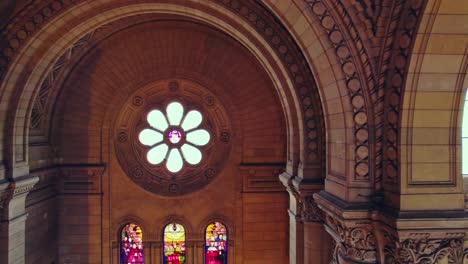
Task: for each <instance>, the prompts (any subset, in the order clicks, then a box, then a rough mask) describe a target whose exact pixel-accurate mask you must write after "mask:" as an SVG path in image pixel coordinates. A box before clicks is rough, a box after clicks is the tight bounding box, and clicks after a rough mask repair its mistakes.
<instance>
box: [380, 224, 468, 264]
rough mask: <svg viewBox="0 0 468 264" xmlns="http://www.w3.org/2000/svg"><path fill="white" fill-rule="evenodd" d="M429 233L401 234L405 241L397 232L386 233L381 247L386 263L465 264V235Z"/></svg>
mask: <svg viewBox="0 0 468 264" xmlns="http://www.w3.org/2000/svg"><path fill="white" fill-rule="evenodd" d="M427 231H429V232H426V233H410V234H409V235H406V234H404V233H401V235H402V236H403V239H399V238H398V237H397V235H396V231H384V232H383V241H382V242H383V243H382V245H381V246H382V247H383V252H384V261H385V263H389V264H405V263H414V264H436V263H449V264H460V263H465V262H463V258H464V254H466V250H467V249H466V248H465V247H464V239H466V234H465V233H449V232H447V233H445V235H442V236H440V235H439V236H437V235H435V234H434V232H431V230H427ZM437 232H440V231H439V230H438V231H437ZM406 236H408V237H406ZM464 252H465V253H464ZM443 261H446V262H443Z"/></svg>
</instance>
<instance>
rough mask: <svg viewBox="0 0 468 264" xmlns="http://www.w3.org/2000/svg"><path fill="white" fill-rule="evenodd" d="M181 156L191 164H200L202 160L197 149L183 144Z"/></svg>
mask: <svg viewBox="0 0 468 264" xmlns="http://www.w3.org/2000/svg"><path fill="white" fill-rule="evenodd" d="M181 150H182V154H183V155H184V158H185V160H186V161H187V162H188V163H190V164H192V165H195V164H198V163H200V161H201V159H202V154H201V152H200V150H198V149H197V148H195V147H193V146H190V145H189V144H184V145H183V146H182V148H181Z"/></svg>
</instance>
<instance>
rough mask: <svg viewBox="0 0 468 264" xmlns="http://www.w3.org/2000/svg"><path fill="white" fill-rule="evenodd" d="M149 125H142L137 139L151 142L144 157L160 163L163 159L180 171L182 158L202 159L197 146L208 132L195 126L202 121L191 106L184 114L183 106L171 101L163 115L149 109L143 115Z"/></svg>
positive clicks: (194, 161)
mask: <svg viewBox="0 0 468 264" xmlns="http://www.w3.org/2000/svg"><path fill="white" fill-rule="evenodd" d="M146 120H147V122H148V124H149V125H150V128H145V129H143V130H142V131H141V132H140V134H139V136H138V139H139V141H140V143H141V144H143V145H146V146H150V147H151V149H150V150H149V151H148V153H147V155H146V158H147V160H148V162H149V163H151V164H153V165H159V164H161V163H162V162H163V161H164V160H166V168H167V170H169V171H170V172H172V173H176V172H179V171H180V170H181V169H182V168H183V166H184V160H185V161H186V162H187V163H189V164H191V165H197V164H199V163H200V162H201V160H202V153H201V151H200V150H199V148H198V147H202V146H205V145H206V144H208V142H209V141H210V133H208V131H207V130H205V129H197V128H198V127H199V126H200V124H201V123H202V121H203V116H202V114H201V113H200V112H199V111H197V110H191V111H189V112H188V113H187V114H185V116H184V107H183V106H182V104H180V103H178V102H171V103H170V104H168V105H167V107H166V115H165V114H164V113H163V112H161V111H160V110H157V109H155V110H152V111H150V112H149V113H148V116H147V118H146Z"/></svg>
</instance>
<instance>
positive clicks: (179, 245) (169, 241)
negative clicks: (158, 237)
mask: <svg viewBox="0 0 468 264" xmlns="http://www.w3.org/2000/svg"><path fill="white" fill-rule="evenodd" d="M163 263H164V264H185V229H184V227H183V226H182V225H180V224H177V223H171V224H168V225H167V226H166V228H164V256H163Z"/></svg>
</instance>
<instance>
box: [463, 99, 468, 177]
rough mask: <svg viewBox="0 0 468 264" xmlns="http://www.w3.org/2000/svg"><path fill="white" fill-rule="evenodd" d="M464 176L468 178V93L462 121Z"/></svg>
mask: <svg viewBox="0 0 468 264" xmlns="http://www.w3.org/2000/svg"><path fill="white" fill-rule="evenodd" d="M462 174H463V175H464V176H468V93H466V96H465V107H464V109H463V121H462Z"/></svg>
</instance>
